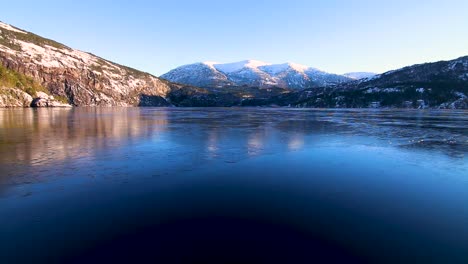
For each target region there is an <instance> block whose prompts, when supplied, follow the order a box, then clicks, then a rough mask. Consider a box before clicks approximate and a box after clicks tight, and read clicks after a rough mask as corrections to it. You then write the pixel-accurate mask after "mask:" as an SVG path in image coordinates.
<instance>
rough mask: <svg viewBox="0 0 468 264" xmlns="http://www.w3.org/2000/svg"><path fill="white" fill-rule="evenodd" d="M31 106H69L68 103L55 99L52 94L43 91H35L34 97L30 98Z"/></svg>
mask: <svg viewBox="0 0 468 264" xmlns="http://www.w3.org/2000/svg"><path fill="white" fill-rule="evenodd" d="M31 107H71V105H70V104H67V103H63V102H59V101H57V100H55V98H54V96H52V95H48V94H46V93H44V92H36V98H34V100H32V102H31Z"/></svg>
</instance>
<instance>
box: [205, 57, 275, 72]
mask: <svg viewBox="0 0 468 264" xmlns="http://www.w3.org/2000/svg"><path fill="white" fill-rule="evenodd" d="M265 65H270V64H269V63H266V62H263V61H258V60H244V61H239V62H233V63H224V64H220V63H219V64H213V66H214V67H215V68H216V69H217V70H218V71H221V72H224V73H233V72H237V71H240V70H242V69H258V67H261V66H265Z"/></svg>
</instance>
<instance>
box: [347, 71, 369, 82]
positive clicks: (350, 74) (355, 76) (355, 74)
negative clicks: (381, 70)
mask: <svg viewBox="0 0 468 264" xmlns="http://www.w3.org/2000/svg"><path fill="white" fill-rule="evenodd" d="M343 75H344V76H346V77H348V78H351V79H353V80H361V79H365V78H371V77H374V76H376V75H377V73H373V72H348V73H345V74H343Z"/></svg>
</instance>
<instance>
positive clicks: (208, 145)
mask: <svg viewBox="0 0 468 264" xmlns="http://www.w3.org/2000/svg"><path fill="white" fill-rule="evenodd" d="M467 127H468V115H467V114H466V112H444V111H426V112H423V111H369V110H363V111H359V110H321V111H307V110H303V111H297V110H277V109H269V110H264V109H148V108H74V109H2V110H0V128H1V129H0V154H1V155H0V164H3V165H12V164H19V165H25V164H29V165H30V166H40V165H47V164H52V163H54V162H60V161H63V160H67V159H79V158H85V157H92V156H95V155H96V153H99V151H101V150H105V149H112V148H118V147H122V146H128V145H132V144H137V143H141V142H153V143H154V144H153V146H152V147H153V148H155V150H157V148H158V143H157V142H156V141H157V139H158V138H159V139H161V138H166V140H168V141H170V142H172V143H176V144H179V145H180V146H179V147H182V148H184V149H186V150H187V151H189V152H190V151H191V150H192V151H194V152H195V153H196V154H197V155H201V156H204V157H211V158H216V157H223V156H224V158H225V159H226V158H228V157H227V156H230V157H229V159H236V158H242V157H244V156H245V157H247V156H256V155H260V154H265V153H271V152H277V151H281V149H285V150H300V149H302V148H304V147H305V146H307V145H311V144H314V143H318V142H317V139H316V138H314V135H315V136H317V135H319V136H323V135H335V136H338V137H340V138H341V139H342V140H343V141H344V142H345V141H346V137H347V136H352V137H354V136H366V137H373V138H376V139H379V140H382V142H385V143H383V144H388V145H393V146H399V147H404V148H407V149H411V148H421V149H432V150H434V151H442V152H444V153H445V154H448V155H450V156H451V157H453V158H461V159H464V157H465V154H466V153H467V151H468V133H467ZM382 142H381V143H379V144H382Z"/></svg>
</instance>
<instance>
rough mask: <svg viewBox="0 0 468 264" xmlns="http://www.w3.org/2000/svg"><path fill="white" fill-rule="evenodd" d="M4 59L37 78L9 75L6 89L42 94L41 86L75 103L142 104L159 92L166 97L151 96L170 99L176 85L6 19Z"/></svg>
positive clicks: (1, 29) (1, 41)
mask: <svg viewBox="0 0 468 264" xmlns="http://www.w3.org/2000/svg"><path fill="white" fill-rule="evenodd" d="M0 65H2V66H3V67H4V71H5V69H6V70H8V71H9V72H10V74H14V75H16V76H27V77H28V78H31V79H30V80H31V81H33V83H37V85H36V84H35V85H31V84H30V81H27V82H22V81H20V83H21V84H19V83H12V81H11V80H10V81H6V82H5V81H4V82H3V83H2V87H1V90H0V93H1V94H7V93H8V94H11V93H14V94H18V95H15V96H19V94H22V92H25V93H26V94H28V95H29V96H31V97H33V99H34V98H36V99H37V98H39V96H38V95H37V94H36V93H35V91H34V89H40V90H41V91H42V92H44V93H46V94H48V95H51V96H53V98H54V99H55V98H60V99H61V100H62V101H66V102H67V103H69V104H71V105H74V106H132V105H133V106H137V105H140V104H142V103H143V104H147V103H148V100H147V99H148V98H155V97H156V98H160V99H161V100H150V101H151V102H154V103H155V105H157V106H159V105H169V103H168V102H167V101H166V100H165V99H164V98H165V97H166V96H167V95H168V93H169V92H170V90H171V86H172V85H173V84H170V83H168V82H165V81H161V80H160V79H159V78H157V77H155V76H152V75H150V74H148V73H144V72H141V71H137V70H135V69H131V68H128V67H125V66H122V65H119V64H116V63H113V62H110V61H107V60H104V59H102V58H100V57H97V56H95V55H93V54H90V53H86V52H82V51H78V50H75V49H72V48H69V47H67V46H65V45H63V44H60V43H58V42H56V41H53V40H50V39H46V38H43V37H40V36H38V35H35V34H33V33H30V32H26V31H24V30H20V29H18V28H15V27H13V26H10V25H8V24H5V23H1V22H0ZM33 86H34V87H36V88H33ZM174 86H177V85H174ZM38 87H41V88H38ZM40 95H41V96H43V94H40ZM22 96H23V95H22ZM2 98H3V106H28V105H27V102H28V100H26V101H25V102H23V103H20V102H19V101H17V100H16V101H14V100H10V99H5V98H10V97H5V96H3V97H2ZM49 99H50V98H49ZM5 100H6V101H5ZM142 100H143V102H142ZM145 100H146V101H145ZM150 105H151V104H150Z"/></svg>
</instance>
